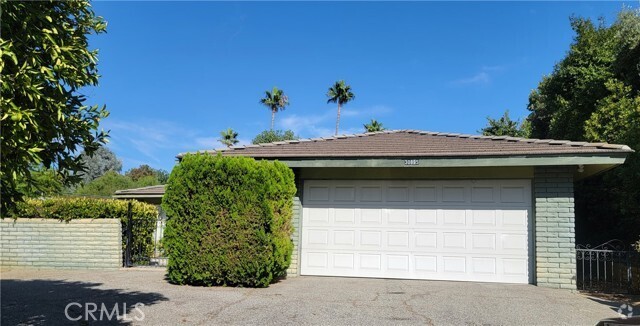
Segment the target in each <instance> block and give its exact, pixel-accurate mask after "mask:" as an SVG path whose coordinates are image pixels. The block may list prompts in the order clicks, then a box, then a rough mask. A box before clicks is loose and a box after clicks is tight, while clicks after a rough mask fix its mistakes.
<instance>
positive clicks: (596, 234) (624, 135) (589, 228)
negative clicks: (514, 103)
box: [528, 9, 640, 244]
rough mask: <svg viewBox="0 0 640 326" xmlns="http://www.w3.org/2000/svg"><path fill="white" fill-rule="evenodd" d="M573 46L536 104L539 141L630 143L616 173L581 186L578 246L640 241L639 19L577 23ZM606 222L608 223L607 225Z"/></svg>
mask: <svg viewBox="0 0 640 326" xmlns="http://www.w3.org/2000/svg"><path fill="white" fill-rule="evenodd" d="M571 26H572V28H573V30H574V32H575V37H574V40H573V43H572V44H571V47H570V49H569V51H568V52H567V54H566V56H565V57H564V58H563V59H562V60H561V61H559V62H558V63H557V64H556V65H555V67H554V70H553V73H552V74H551V75H549V76H546V77H544V78H543V79H542V81H541V82H540V84H539V85H538V88H537V89H535V90H534V91H533V92H532V93H531V95H530V97H529V110H530V111H531V114H530V115H529V118H528V119H529V120H530V121H531V123H532V126H531V127H532V128H531V129H532V130H531V132H532V136H533V137H535V138H556V139H569V140H576V141H585V140H586V141H596V142H601V141H606V142H612V143H625V144H627V145H629V146H630V147H631V148H633V149H634V150H635V151H636V152H635V153H632V154H630V155H629V157H628V158H627V162H626V163H625V164H624V165H623V166H621V167H618V168H616V169H613V170H611V171H609V172H606V173H603V174H601V175H598V176H595V177H592V178H589V179H586V180H583V181H580V182H577V183H576V187H575V193H576V194H575V196H576V217H577V218H576V241H578V242H583V243H592V244H595V243H596V242H600V241H604V240H609V239H611V238H618V239H621V240H624V241H629V242H631V240H632V239H633V238H635V239H637V237H638V230H640V219H639V218H638V216H640V187H638V184H640V155H639V154H638V151H640V142H639V140H640V127H638V126H639V125H640V12H639V11H638V10H630V9H623V10H622V11H621V12H620V13H619V15H618V17H617V19H616V21H615V22H614V23H613V24H611V25H606V24H605V22H604V21H603V20H601V21H599V22H597V23H594V22H593V21H591V20H590V19H584V18H573V19H572V20H571ZM605 217H606V218H605Z"/></svg>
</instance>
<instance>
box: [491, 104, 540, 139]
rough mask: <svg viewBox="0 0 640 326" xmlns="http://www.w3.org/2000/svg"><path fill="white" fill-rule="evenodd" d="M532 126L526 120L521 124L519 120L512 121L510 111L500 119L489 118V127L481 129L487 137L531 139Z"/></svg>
mask: <svg viewBox="0 0 640 326" xmlns="http://www.w3.org/2000/svg"><path fill="white" fill-rule="evenodd" d="M530 129H531V125H530V123H529V122H528V121H527V120H525V121H524V122H520V121H518V120H516V121H514V120H511V118H510V117H509V111H508V110H507V111H505V112H504V115H502V117H500V118H499V119H493V118H491V117H487V126H485V127H484V128H482V129H480V130H479V132H481V133H482V134H483V135H485V136H512V137H524V138H527V137H529V133H530Z"/></svg>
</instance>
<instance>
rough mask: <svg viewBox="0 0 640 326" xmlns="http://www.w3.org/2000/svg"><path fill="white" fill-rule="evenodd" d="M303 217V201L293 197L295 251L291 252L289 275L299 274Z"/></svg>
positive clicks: (292, 236)
mask: <svg viewBox="0 0 640 326" xmlns="http://www.w3.org/2000/svg"><path fill="white" fill-rule="evenodd" d="M301 218H302V203H301V202H300V198H299V197H294V198H293V217H292V221H291V222H292V224H293V234H292V235H291V240H293V253H292V254H291V265H289V268H288V269H287V276H296V275H298V266H299V264H300V245H299V242H300V219H301Z"/></svg>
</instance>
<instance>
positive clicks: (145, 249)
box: [122, 203, 167, 267]
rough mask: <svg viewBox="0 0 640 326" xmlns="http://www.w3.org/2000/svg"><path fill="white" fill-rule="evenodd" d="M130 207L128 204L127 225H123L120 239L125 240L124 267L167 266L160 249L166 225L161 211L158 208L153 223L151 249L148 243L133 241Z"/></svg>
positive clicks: (133, 233)
mask: <svg viewBox="0 0 640 326" xmlns="http://www.w3.org/2000/svg"><path fill="white" fill-rule="evenodd" d="M131 208H132V205H131V203H129V206H128V209H127V223H126V224H123V228H122V237H123V239H125V246H124V251H123V254H122V255H123V257H122V264H123V266H124V267H133V266H167V258H166V257H165V255H164V249H163V248H162V236H163V233H164V228H165V225H166V216H165V214H164V212H162V209H161V208H160V207H158V210H159V214H158V219H157V220H156V223H155V229H154V232H153V238H152V239H151V242H152V243H151V247H152V249H151V250H150V248H149V243H148V241H135V237H136V236H137V234H136V233H135V232H134V231H133V230H134V229H135V224H134V223H135V219H134V218H133V213H132V209H131Z"/></svg>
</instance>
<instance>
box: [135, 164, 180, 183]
mask: <svg viewBox="0 0 640 326" xmlns="http://www.w3.org/2000/svg"><path fill="white" fill-rule="evenodd" d="M124 175H126V176H127V177H129V178H131V180H133V181H138V180H140V179H142V178H145V177H154V178H156V179H157V180H158V182H159V183H160V184H165V183H166V182H167V180H168V179H169V172H167V171H165V170H162V169H154V168H152V167H150V166H149V165H147V164H143V165H140V166H139V167H136V168H131V169H129V170H128V171H127V172H125V174H124Z"/></svg>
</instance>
